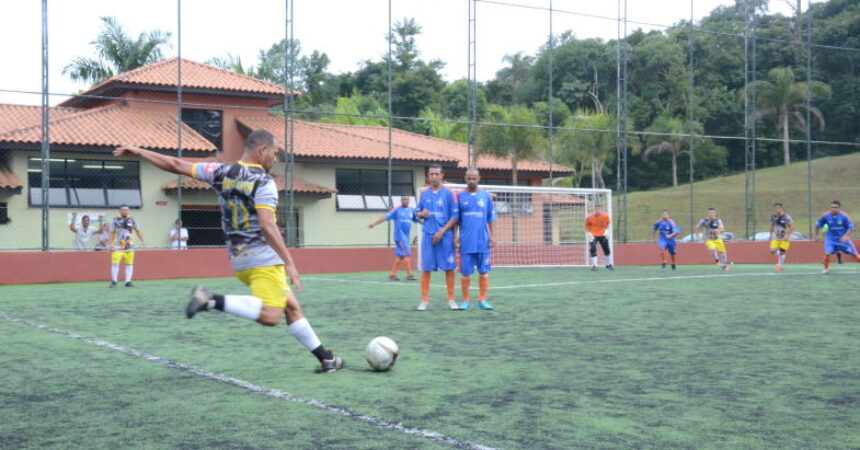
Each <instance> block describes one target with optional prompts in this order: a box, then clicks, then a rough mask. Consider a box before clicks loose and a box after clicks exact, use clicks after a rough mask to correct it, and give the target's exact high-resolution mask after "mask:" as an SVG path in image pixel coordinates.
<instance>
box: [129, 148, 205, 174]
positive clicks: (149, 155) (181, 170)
mask: <svg viewBox="0 0 860 450" xmlns="http://www.w3.org/2000/svg"><path fill="white" fill-rule="evenodd" d="M113 155H114V156H120V157H122V156H125V157H128V156H139V157H141V158H143V159H145V160H146V161H148V162H149V163H150V164H152V165H154V166H155V167H158V168H159V169H161V170H164V171H166V172H173V173H176V174H180V175H191V169H192V168H193V167H194V165H193V164H191V163H190V162H188V161H183V160H181V159H179V158H174V157H173V156H167V155H162V154H161V153H156V152H153V151H151V150H145V149H142V148H140V147H135V146H133V145H124V146H122V147H119V148H117V149H116V150H114V151H113Z"/></svg>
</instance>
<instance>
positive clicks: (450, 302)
mask: <svg viewBox="0 0 860 450" xmlns="http://www.w3.org/2000/svg"><path fill="white" fill-rule="evenodd" d="M448 309H450V310H451V311H459V310H460V305H458V304H457V302H455V301H454V300H448Z"/></svg>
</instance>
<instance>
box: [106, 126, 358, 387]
mask: <svg viewBox="0 0 860 450" xmlns="http://www.w3.org/2000/svg"><path fill="white" fill-rule="evenodd" d="M276 151H277V143H276V142H275V136H273V135H272V134H271V133H269V132H268V131H266V130H255V131H253V132H251V134H249V135H248V138H247V140H246V141H245V150H244V152H243V153H242V158H241V159H240V160H239V162H237V163H218V162H211V163H197V164H192V163H190V162H188V161H184V160H181V159H179V158H174V157H172V156H167V155H162V154H160V153H155V152H152V151H149V150H144V149H141V148H138V147H133V146H125V147H120V148H118V149H116V150H114V152H113V154H114V156H139V157H141V158H143V159H145V160H146V161H148V162H150V163H152V164H153V165H155V166H156V167H158V168H159V169H161V170H164V171H167V172H172V173H176V174H182V175H190V176H192V177H193V178H195V179H197V180H200V181H204V182H206V183H209V184H210V185H212V187H213V189H215V191H216V192H217V193H218V203H219V206H220V207H221V226H222V228H223V229H224V234H225V235H226V236H227V250H228V251H229V254H230V264H231V266H232V268H233V273H234V274H235V275H236V277H237V278H239V280H240V281H242V282H243V283H245V284H246V285H248V286H249V287H250V288H251V295H221V294H213V293H211V292H209V290H208V289H206V288H205V287H204V286H200V285H198V286H196V287H195V288H194V289H193V290H192V292H191V301H190V302H189V303H188V307H187V308H186V315H187V316H188V318H189V319H190V318H192V317H194V315H195V314H197V313H199V312H203V311H211V310H213V309H215V310H218V311H223V312H226V313H229V314H233V315H235V316H239V317H242V318H245V319H249V320H254V321H256V322H257V323H259V324H261V325H266V326H270V327H272V326H275V325H277V324H279V323H280V322H281V317H282V316H286V318H287V329H288V330H289V332H290V333H291V334H292V335H293V336H294V337H295V338H296V339H297V340H298V341H299V342H301V344H302V345H304V346H305V347H306V348H307V349H308V350H310V351H311V353H313V355H314V356H316V357H317V359H318V360H319V362H320V364H321V366H322V371H323V372H334V371H335V370H338V369H340V368H342V367H343V364H344V363H343V360H342V359H341V358H339V357H336V356H334V355H333V354H332V352H331V351H330V350H328V349H326V348H325V347H323V345H322V343H321V342H320V340H319V338H318V337H317V335H316V333H315V332H314V329H313V328H312V327H311V324H310V322H308V319H306V318H305V316H304V314H303V313H302V308H301V305H299V302H298V300H297V299H296V296H295V295H294V294H293V292H292V290H291V289H290V286H289V285H288V284H287V279H286V278H287V274H289V276H290V280H291V281H292V283H293V284H294V285H295V287H296V290H297V291H298V292H301V290H302V282H301V280H300V278H299V273H298V271H297V270H296V266H295V264H293V259H292V257H291V256H290V253H289V251H287V247H286V246H285V245H284V241H283V239H282V238H281V234H280V232H279V230H278V227H277V225H276V224H275V208H277V206H278V188H277V187H276V186H275V180H274V179H273V178H272V177H271V176H270V175H269V173H268V172H269V170H271V169H272V166H274V165H275V152H276ZM285 265H286V266H285Z"/></svg>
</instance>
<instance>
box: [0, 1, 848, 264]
mask: <svg viewBox="0 0 860 450" xmlns="http://www.w3.org/2000/svg"><path fill="white" fill-rule="evenodd" d="M359 3H360V4H359ZM668 3H672V4H671V5H669V4H668ZM41 6H42V8H41V9H37V8H33V5H19V4H11V3H10V4H7V5H4V6H2V7H0V11H2V14H0V16H2V17H3V18H4V19H5V21H3V22H0V23H2V24H3V26H2V27H0V38H2V39H3V41H4V42H7V43H10V44H12V43H15V45H6V46H4V47H3V49H2V50H0V56H3V57H4V60H5V61H7V62H9V63H10V65H11V66H17V67H16V69H15V70H8V71H4V75H3V76H2V77H0V249H4V250H63V249H74V248H80V247H82V248H85V249H94V248H101V247H104V246H105V243H104V239H105V230H104V228H105V227H108V228H109V227H110V223H111V222H112V221H113V220H114V219H115V218H116V217H118V216H120V215H121V212H120V209H121V208H122V207H124V206H127V207H128V208H129V211H130V213H129V214H130V215H131V216H132V217H134V218H136V219H137V222H138V224H139V227H140V231H141V234H142V236H143V238H142V240H144V241H145V245H146V247H150V248H185V247H186V246H187V247H201V246H219V245H222V244H223V241H224V235H223V232H222V231H221V211H220V210H219V207H218V202H217V198H216V197H215V195H214V194H213V191H212V190H211V189H210V187H209V186H208V185H206V184H205V183H203V182H201V181H199V180H196V179H194V177H192V176H191V175H192V174H190V173H189V174H185V175H182V176H177V175H174V174H169V173H166V172H163V171H160V170H159V169H157V168H155V167H154V166H152V165H150V164H148V163H146V162H144V161H141V160H139V159H136V158H119V157H115V156H113V155H112V154H111V151H112V150H113V149H114V148H116V147H117V146H120V145H135V146H140V147H144V148H148V149H152V150H156V151H158V152H161V153H163V154H167V155H172V156H178V157H180V158H183V159H186V160H188V161H190V162H192V163H195V164H209V163H211V162H217V161H224V162H234V161H237V160H239V159H240V158H241V157H242V152H243V149H244V140H245V137H246V136H247V135H248V134H249V133H250V132H251V131H253V130H255V129H259V128H264V129H267V130H269V131H271V132H272V133H273V134H274V135H275V136H277V137H278V141H279V145H280V147H281V148H282V150H283V152H282V153H281V155H280V158H279V160H278V162H277V163H276V164H275V166H274V168H273V169H272V171H271V173H272V175H273V178H274V180H275V182H276V184H277V186H278V190H279V193H280V196H281V199H280V205H279V207H278V210H277V215H276V216H277V220H278V223H279V224H280V225H281V227H282V230H283V234H284V238H285V240H286V242H287V243H288V244H289V245H290V246H307V247H316V246H387V245H391V244H392V241H391V229H390V227H389V228H386V227H384V226H383V227H376V228H374V229H371V230H369V229H368V228H367V225H368V224H369V223H371V222H373V221H374V220H376V219H377V218H379V217H380V216H382V215H383V214H385V213H386V212H387V211H388V210H390V209H391V208H393V207H395V206H397V205H398V204H399V202H400V200H399V198H400V196H401V195H408V196H410V197H411V199H410V203H411V205H413V206H414V205H415V204H416V200H417V198H418V196H419V195H420V191H421V189H422V188H423V187H424V185H425V171H426V169H427V167H428V166H429V165H431V164H439V165H441V166H442V167H443V169H444V171H445V174H446V175H445V176H446V179H448V180H451V181H453V182H462V176H463V174H464V173H465V169H466V168H467V167H469V166H477V167H478V168H479V169H480V170H481V174H482V177H483V182H485V183H487V184H512V185H514V184H516V185H532V186H536V185H553V186H569V187H585V188H590V187H593V188H604V187H606V188H610V189H612V190H613V199H614V202H615V204H614V205H613V211H614V215H615V217H614V221H613V223H614V224H615V230H614V235H615V237H616V240H618V241H625V240H626V241H635V240H646V239H649V238H650V236H651V234H652V229H651V224H652V223H653V222H654V221H656V220H657V219H658V217H659V214H660V211H661V210H663V209H669V210H670V211H671V213H672V214H673V217H674V218H675V220H676V222H678V223H679V224H680V225H681V227H682V228H683V231H682V235H686V234H689V233H691V232H692V231H693V228H695V225H696V223H697V222H698V220H699V219H700V218H701V217H703V215H704V211H705V209H706V208H708V207H714V208H717V210H718V213H719V215H720V216H721V218H722V219H723V221H724V222H725V223H726V226H727V229H728V231H730V232H732V234H733V236H734V237H735V238H737V239H762V238H764V239H766V238H767V236H764V237H762V235H760V234H757V233H762V232H766V231H768V230H769V224H770V222H769V215H770V211H771V207H772V204H773V203H775V202H781V203H783V204H785V207H786V209H787V210H788V211H789V213H790V214H792V216H793V217H794V219H795V220H796V223H797V231H799V232H800V233H802V234H803V235H804V237H809V235H810V233H811V232H812V230H813V222H814V220H815V219H816V218H817V216H818V214H819V213H820V211H823V210H825V209H826V207H827V205H828V203H829V202H830V201H831V200H834V199H841V200H842V201H843V203H844V204H845V209H846V210H848V211H852V210H857V205H856V203H857V201H858V200H857V199H860V195H858V194H860V192H858V187H857V184H856V183H855V182H853V180H856V179H857V173H858V167H860V161H858V158H856V157H855V156H856V155H857V153H856V150H857V145H858V144H857V136H858V134H860V125H858V124H860V120H858V119H860V117H858V114H860V112H858V110H857V109H856V107H855V106H854V105H856V104H857V103H858V102H860V90H858V88H857V86H860V83H858V82H860V80H858V79H857V77H856V76H855V74H854V72H855V69H854V67H855V66H856V65H857V63H860V37H858V36H860V29H856V27H853V25H850V24H853V23H860V13H858V12H857V11H855V10H856V8H853V7H852V6H851V5H850V2H842V1H838V0H829V1H826V2H821V3H815V4H812V3H811V2H808V1H804V2H801V1H797V2H795V1H790V2H776V1H772V2H770V3H768V2H766V1H761V0H736V1H726V2H718V1H707V0H696V1H693V0H690V1H674V0H672V1H670V2H667V4H666V5H664V6H665V7H663V6H661V7H660V8H654V3H653V2H647V1H644V0H618V1H617V2H592V3H591V4H583V3H582V2H572V1H570V2H564V1H559V0H555V1H553V0H548V1H530V0H511V1H495V0H443V1H438V2H433V6H432V7H429V6H428V4H427V3H426V2H420V1H415V0H396V1H394V0H389V1H372V2H344V1H334V0H328V1H314V2H301V1H291V0H285V1H276V0H270V1H263V0H261V1H259V2H255V3H253V4H252V5H248V6H249V7H248V8H243V10H242V11H236V10H234V9H232V8H226V7H221V6H217V5H213V4H209V3H204V2H192V1H182V0H154V1H153V2H150V4H148V5H147V7H146V8H142V9H141V8H139V6H138V7H131V6H127V5H126V6H124V5H119V4H113V3H111V4H107V3H106V4H104V5H101V6H97V7H93V8H80V6H79V5H76V4H73V3H68V2H51V3H48V2H47V1H43V2H42V3H41ZM658 10H659V11H658ZM846 24H848V25H846ZM852 27H853V28H852ZM317 29H325V30H326V31H325V32H319V31H317ZM248 55H250V56H248ZM243 56H244V58H243ZM11 66H10V67H11ZM413 233H414V234H417V230H413ZM135 239H138V240H139V239H141V238H140V237H139V236H136V237H135ZM139 244H140V243H138V245H139Z"/></svg>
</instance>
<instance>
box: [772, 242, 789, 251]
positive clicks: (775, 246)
mask: <svg viewBox="0 0 860 450" xmlns="http://www.w3.org/2000/svg"><path fill="white" fill-rule="evenodd" d="M788 247H791V241H778V240H776V239H774V240H772V241H770V249H771V251H776V250H783V251H788Z"/></svg>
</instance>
